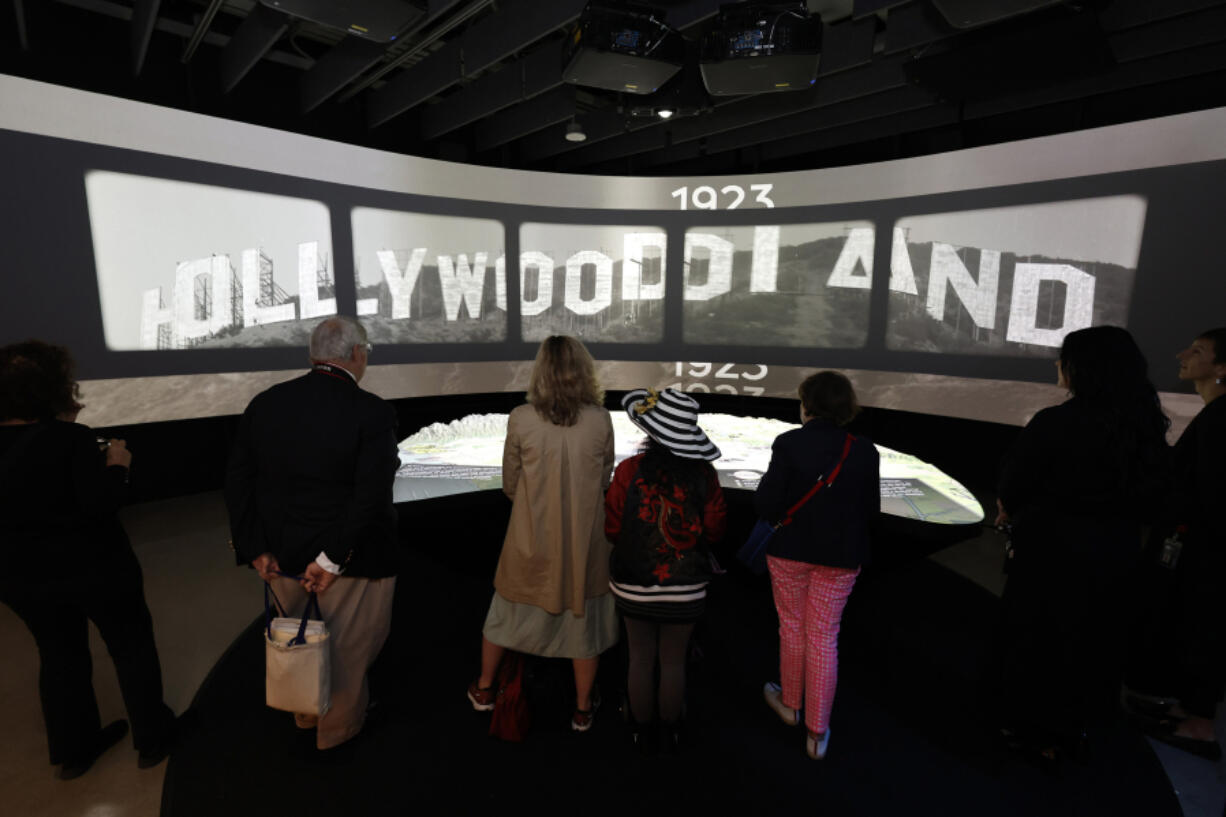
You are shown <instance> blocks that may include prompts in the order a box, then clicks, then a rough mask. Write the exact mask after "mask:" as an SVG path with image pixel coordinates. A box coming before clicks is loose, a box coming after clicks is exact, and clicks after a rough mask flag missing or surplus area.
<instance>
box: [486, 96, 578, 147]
mask: <svg viewBox="0 0 1226 817" xmlns="http://www.w3.org/2000/svg"><path fill="white" fill-rule="evenodd" d="M577 93H578V92H577V91H576V89H575V87H574V86H573V85H563V86H561V87H559V88H554V89H553V90H552V91H549V92H547V93H544V94H541V95H540V96H538V97H534V98H533V99H530V100H528V101H527V102H525V103H523V104H522V105H516V106H515V107H514V108H507V109H506V110H504V111H501V112H499V113H496V114H494V115H493V116H491V117H490V118H489V119H488V120H487V121H485V122H483V123H482V124H481V125H480V127H478V128H477V136H476V141H477V152H478V153H482V152H484V151H487V150H491V149H493V148H496V147H498V146H499V145H505V144H506V143H507V142H514V141H515V140H516V139H522V138H523V137H525V136H527V135H528V134H530V133H535V132H536V131H538V130H541V129H542V128H547V127H549V126H550V125H556V124H558V123H559V122H568V121H570V119H571V117H573V116H574V115H575V96H576V94H577Z"/></svg>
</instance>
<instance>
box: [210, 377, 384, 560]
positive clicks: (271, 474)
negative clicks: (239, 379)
mask: <svg viewBox="0 0 1226 817" xmlns="http://www.w3.org/2000/svg"><path fill="white" fill-rule="evenodd" d="M399 463H400V459H399V456H398V454H397V449H396V414H395V411H394V410H393V409H392V407H391V406H390V405H388V404H387V403H385V402H384V401H383V400H381V399H380V398H378V397H376V396H375V395H373V394H371V393H370V392H367V391H363V390H362V389H360V388H359V387H358V385H357V384H356V383H354V382H353V380H352V379H351V378H350V377H349V376H348V375H347V374H346V373H345V372H324V371H311V372H309V373H307V374H305V375H303V376H302V377H299V378H297V379H295V380H290V381H288V382H286V383H281V384H278V385H276V386H273V387H272V388H270V389H268V390H267V391H264V392H262V393H260V394H258V395H256V397H255V398H254V399H253V400H252V401H251V404H250V405H248V406H247V410H246V411H245V412H243V417H242V420H241V422H240V425H239V431H238V438H237V440H235V443H234V448H233V450H232V451H231V454H230V462H229V467H228V469H227V473H226V486H225V496H226V506H227V508H228V509H229V511H230V532H231V536H232V541H233V545H234V551H235V556H236V558H237V560H238V562H239V563H240V564H246V563H248V562H250V561H251V560H253V559H255V558H256V557H257V556H259V555H261V554H263V553H272V554H273V555H274V556H276V558H277V561H278V563H279V564H280V567H281V570H283V571H285V572H287V573H294V574H300V573H301V572H302V571H303V570H304V569H305V568H306V566H307V564H308V563H310V562H312V561H314V560H315V557H316V556H318V555H319V553H320V552H321V551H322V552H324V553H326V554H327V556H328V558H329V559H331V560H332V561H333V562H335V563H336V564H338V565H341V566H342V567H343V568H344V575H346V576H361V577H366V578H382V577H384V576H393V575H395V574H396V564H397V558H396V516H395V512H394V511H393V509H392V481H393V479H394V478H395V474H396V469H397V467H398V466H399Z"/></svg>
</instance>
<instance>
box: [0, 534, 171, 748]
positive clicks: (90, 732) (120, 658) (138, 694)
mask: <svg viewBox="0 0 1226 817" xmlns="http://www.w3.org/2000/svg"><path fill="white" fill-rule="evenodd" d="M4 602H5V603H6V604H8V606H9V607H11V608H12V609H13V611H14V612H15V613H17V615H18V616H20V617H21V619H22V620H23V621H24V622H25V623H26V626H27V627H29V629H30V632H31V633H32V634H33V635H34V640H35V643H37V645H38V654H39V660H40V667H39V697H40V699H41V702H42V709H43V718H44V721H45V723H46V727H47V743H48V749H49V752H50V758H51V763H53V764H59V763H70V762H74V761H76V760H79V759H81V758H85V757H88V756H89V755H90V754H91V753H92V752H93V750H94V741H95V740H96V739H97V736H98V731H99V729H100V728H101V720H100V717H99V714H98V702H97V699H96V698H95V696H94V687H93V681H92V676H93V664H92V661H91V659H90V651H89V627H88V624H87V620H88V621H93V622H94V624H95V625H96V626H97V628H98V632H99V633H100V634H101V635H102V639H103V641H104V642H105V643H106V646H107V651H108V652H109V653H110V655H111V660H112V661H113V662H114V664H115V672H116V675H117V676H118V678H119V688H120V692H121V693H122V694H123V701H124V706H125V708H126V709H127V711H128V720H129V722H130V724H131V727H132V742H133V744H134V745H135V747H136V749H137V751H139V752H153V751H157V750H158V749H159V747H161V746H162V744H163V742H164V741H166V740H168V739H169V738H170V734H171V730H172V728H173V725H174V713H173V712H172V711H171V710H170V708H169V707H168V706H166V704H165V703H164V702H163V700H162V667H161V664H160V663H159V661H158V653H157V646H156V645H155V644H154V640H153V619H152V618H151V616H150V615H149V608H148V607H147V606H146V604H145V595H144V588H143V583H142V577H141V570H140V564H139V563H138V562H137V561H136V556H135V554H133V553H132V551H131V549H130V548H125V549H124V552H123V553H122V555H117V557H116V558H115V560H114V562H112V563H109V564H106V565H105V566H104V569H103V570H101V571H98V572H94V573H92V574H91V575H77V576H69V577H65V578H64V579H63V581H60V582H55V583H51V584H49V585H43V586H41V587H39V588H38V589H37V591H35V592H29V593H21V592H19V593H13V594H6V598H5V599H4Z"/></svg>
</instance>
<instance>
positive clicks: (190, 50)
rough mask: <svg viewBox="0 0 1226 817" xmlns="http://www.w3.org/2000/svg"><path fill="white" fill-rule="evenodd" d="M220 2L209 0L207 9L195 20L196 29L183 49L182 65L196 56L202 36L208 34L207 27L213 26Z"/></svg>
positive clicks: (202, 39) (218, 0)
mask: <svg viewBox="0 0 1226 817" xmlns="http://www.w3.org/2000/svg"><path fill="white" fill-rule="evenodd" d="M221 2H222V0H209V5H208V7H207V8H206V9H205V10H204V13H203V14H201V15H200V18H199V19H198V20H196V27H195V28H194V29H193V30H192V35H191V37H189V38H188V40H187V45H186V46H184V47H183V57H182V58H181V61H182V62H183V63H189V62H191V61H192V57H193V56H195V54H196V49H197V48H199V47H200V43H202V42H204V35H205V34H208V33H209V26H211V25H213V18H214V17H216V16H217V12H218V11H219V10H220V9H221Z"/></svg>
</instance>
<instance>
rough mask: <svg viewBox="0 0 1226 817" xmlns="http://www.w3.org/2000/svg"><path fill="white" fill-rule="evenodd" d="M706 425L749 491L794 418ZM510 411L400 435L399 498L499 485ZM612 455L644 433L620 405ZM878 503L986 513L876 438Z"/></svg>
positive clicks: (950, 519)
mask: <svg viewBox="0 0 1226 817" xmlns="http://www.w3.org/2000/svg"><path fill="white" fill-rule="evenodd" d="M701 424H702V427H703V430H704V431H706V432H707V435H708V436H709V437H710V438H711V439H712V440H714V441H715V444H716V445H718V446H719V447H720V450H721V451H722V452H723V456H722V457H721V458H720V459H718V460H716V461H715V463H714V465H715V469H716V471H717V472H718V473H719V482H720V485H722V486H723V487H724V488H731V489H739V490H748V491H752V490H753V489H755V488H757V486H758V481H759V480H761V479H762V474H764V473H765V472H766V468H767V465H769V463H770V449H771V443H772V442H773V441H774V439H775V437H777V436H779V435H780V434H782V433H783V432H785V431H788V430H789V429H793V428H796V425H795V424H793V423H785V422H782V421H780V420H766V419H762V418H758V417H734V416H732V415H728V414H703V415H702V419H701ZM506 430H507V415H505V414H470V415H469V416H467V417H464V418H463V419H460V420H456V421H454V422H451V423H435V424H434V425H430V426H427V427H426V428H423V429H422V430H421V431H418V432H417V433H416V434H414V435H412V436H411V437H408V438H406V439H405V440H404V441H403V442H401V443H400V470H399V471H398V472H397V473H396V483H395V488H394V495H395V501H396V502H410V501H413V500H417V499H429V498H432V497H439V496H449V495H452V494H463V493H469V492H472V491H484V490H493V489H498V488H501V487H502V446H503V440H504V439H505V438H506ZM613 434H614V439H615V440H616V459H617V462H621V461H622V460H624V459H626V458H627V457H630V456H633V455H634V454H635V453H637V452H638V450H639V448H640V447H641V446H642V444H643V442H644V440H645V439H646V438H645V437H644V435H643V433H642V432H641V431H639V430H638V428H636V427H635V426H634V425H633V424H632V423H631V422H630V420H629V419H628V418H627V417H626V416H625V415H624V414H622V413H620V412H614V413H613ZM877 451H878V453H879V454H880V455H881V511H882V513H887V514H890V515H892V516H898V517H902V518H904V519H915V520H919V521H922V522H934V523H938V524H944V525H972V524H978V523H979V522H982V521H983V508H982V507H980V505H979V502H978V501H977V500H976V499H975V497H974V496H973V495H972V494H971V492H970V491H968V490H966V488H964V487H962V485H961V484H959V483H958V481H957V480H955V479H953V478H952V477H950V476H949V475H947V474H945V473H943V472H942V471H941V470H939V469H938V468H936V467H935V466H933V465H931V464H929V463H926V462H924V461H922V460H920V459H918V458H916V457H913V456H911V455H910V454H904V453H902V452H901V451H895V450H893V449H891V448H886V447H885V446H881V445H878V446H877Z"/></svg>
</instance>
